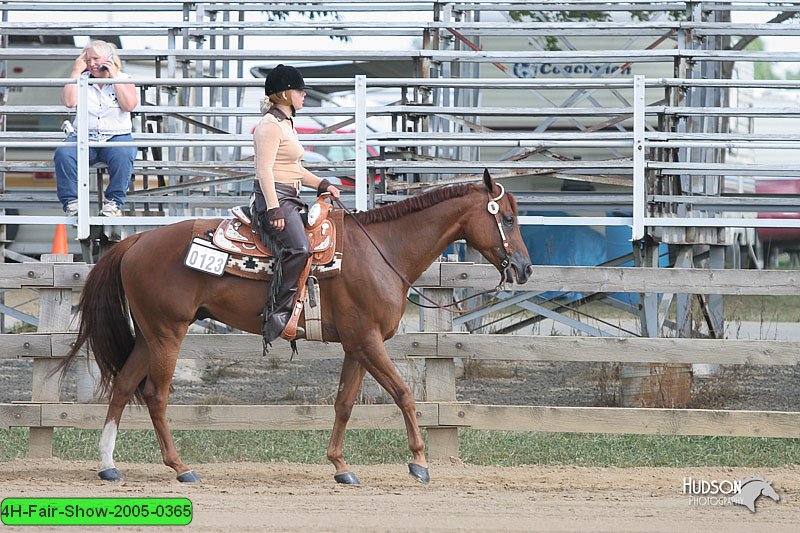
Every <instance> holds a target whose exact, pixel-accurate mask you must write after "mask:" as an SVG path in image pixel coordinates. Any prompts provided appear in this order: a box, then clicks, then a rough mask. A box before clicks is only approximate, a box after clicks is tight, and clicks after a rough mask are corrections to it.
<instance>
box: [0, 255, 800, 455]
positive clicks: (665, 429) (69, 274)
mask: <svg viewBox="0 0 800 533" xmlns="http://www.w3.org/2000/svg"><path fill="white" fill-rule="evenodd" d="M52 259H62V260H63V259H64V258H59V257H55V258H52ZM90 268H91V267H90V265H85V264H82V263H65V262H62V263H47V262H43V263H33V264H27V263H26V264H17V265H12V264H2V265H0V288H37V289H39V290H40V292H41V293H42V297H41V299H40V321H41V320H42V319H44V318H45V317H49V318H47V319H46V320H44V322H43V324H44V331H43V327H42V326H41V323H40V333H23V334H5V335H0V359H3V358H5V359H8V358H31V359H32V360H33V361H34V365H33V373H34V375H33V387H34V389H35V390H33V391H32V392H33V394H32V401H30V402H27V401H25V402H14V403H11V404H0V428H10V427H28V428H31V431H32V434H31V435H32V438H31V448H30V453H31V455H32V456H47V455H49V454H51V453H52V440H51V439H52V428H55V427H72V428H83V429H100V428H101V427H102V423H103V419H104V417H105V411H106V407H105V406H104V405H102V404H74V403H64V402H59V401H58V392H59V390H58V383H57V380H53V379H49V378H48V377H47V372H49V370H51V369H52V368H53V367H54V365H56V364H57V362H58V361H60V359H61V358H62V357H63V356H64V355H65V354H66V352H67V351H68V349H69V346H70V343H71V342H72V341H73V340H74V338H75V334H74V333H70V332H66V331H65V330H66V329H68V327H67V324H68V323H69V320H68V318H69V313H68V312H67V311H65V309H67V310H68V308H69V301H70V298H69V295H70V291H71V290H79V289H80V288H81V286H82V284H83V282H84V280H85V279H86V275H87V274H88V271H89V269H90ZM798 276H800V273H798V272H796V271H730V270H709V269H654V268H598V267H536V268H535V270H534V273H533V276H532V281H530V282H529V283H527V284H526V285H524V286H523V287H519V289H521V290H531V291H550V290H559V291H561V290H563V291H592V292H595V291H604V292H640V291H641V292H645V291H646V292H668V291H669V292H675V291H686V292H687V293H705V294H800V283H798ZM497 279H498V275H497V272H496V271H495V270H494V269H493V268H492V267H488V266H485V265H472V264H466V263H435V264H434V265H433V266H432V267H431V268H430V269H428V271H426V272H425V274H424V275H423V276H422V277H421V279H420V280H419V281H418V283H417V284H418V285H419V286H422V287H426V289H425V290H426V293H427V294H428V295H430V296H432V297H433V298H434V299H438V300H441V301H443V302H448V301H449V300H450V299H451V298H452V289H453V288H464V287H470V288H490V287H493V286H494V285H495V284H496V282H497ZM515 289H517V287H515ZM65 314H66V318H65ZM424 329H425V330H427V331H424V332H419V333H405V334H399V335H397V336H395V337H394V338H393V339H391V340H390V341H388V342H387V343H386V345H387V349H388V351H389V353H390V355H391V356H392V358H393V359H395V360H396V361H397V362H401V361H420V360H424V367H425V378H424V387H423V388H422V394H421V397H420V398H418V400H419V403H418V407H417V416H418V418H419V422H420V425H421V426H423V427H425V428H426V429H427V431H428V434H429V438H428V446H429V456H430V458H431V459H443V458H448V457H450V456H457V455H458V429H459V428H475V429H496V430H511V431H545V432H590V433H592V432H602V433H624V434H626V433H639V434H657V435H720V436H728V435H731V436H732V435H738V436H760V437H785V438H798V437H800V413H795V412H773V411H769V412H767V411H730V410H685V409H637V408H601V407H548V406H501V405H472V404H468V403H462V402H457V401H456V394H455V359H457V358H461V359H487V360H514V361H584V362H623V363H625V362H636V363H712V364H752V365H795V364H798V362H800V342H793V341H777V340H738V339H731V340H727V339H726V340H720V339H685V338H639V337H613V338H609V337H574V336H539V335H511V336H505V335H482V334H468V333H459V332H453V331H451V329H452V321H451V318H450V317H449V315H448V314H447V313H443V312H441V311H429V310H426V311H425V313H424ZM47 330H49V331H47ZM299 347H300V357H302V358H313V359H330V358H341V357H342V351H341V348H340V346H339V345H338V344H325V343H313V344H312V343H308V342H305V341H300V343H299ZM273 353H274V354H276V355H279V354H288V353H289V350H288V346H287V347H286V349H284V348H283V345H282V344H277V345H276V348H275V350H274V352H273ZM181 357H183V358H190V359H263V356H262V355H261V339H260V337H258V336H256V335H250V334H190V335H188V336H187V338H186V340H185V341H184V343H183V346H182V347H181ZM168 417H169V420H170V423H171V425H172V427H174V428H175V429H263V430H266V429H269V430H282V429H283V430H286V429H307V430H311V429H329V428H330V427H331V426H332V424H333V417H334V413H333V407H332V406H330V405H288V406H287V405H171V406H170V407H169V408H168ZM124 419H125V427H126V428H150V427H151V424H150V420H149V417H148V415H147V412H146V410H145V409H141V408H138V407H135V406H130V407H128V411H127V412H126V414H125V417H124ZM349 427H351V428H358V429H370V428H397V429H400V428H402V427H403V423H402V418H401V416H400V411H399V410H398V409H397V408H396V407H395V406H394V405H359V406H356V407H355V409H354V410H353V417H352V421H351V423H350V425H349ZM34 432H35V433H34Z"/></svg>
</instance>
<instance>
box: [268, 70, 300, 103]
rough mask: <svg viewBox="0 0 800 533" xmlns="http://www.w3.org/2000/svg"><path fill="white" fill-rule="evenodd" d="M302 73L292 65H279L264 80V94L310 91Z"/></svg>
mask: <svg viewBox="0 0 800 533" xmlns="http://www.w3.org/2000/svg"><path fill="white" fill-rule="evenodd" d="M308 88H309V87H308V85H306V82H305V80H303V76H302V75H300V71H299V70H297V69H296V68H294V67H292V66H290V65H278V66H277V67H275V68H274V69H272V70H270V71H269V74H267V79H266V80H264V94H266V95H267V96H269V95H270V94H275V93H279V92H281V91H285V90H287V89H308Z"/></svg>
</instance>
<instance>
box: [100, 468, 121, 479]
mask: <svg viewBox="0 0 800 533" xmlns="http://www.w3.org/2000/svg"><path fill="white" fill-rule="evenodd" d="M97 475H98V477H99V478H100V479H102V480H103V481H122V475H121V474H120V473H119V470H117V469H116V468H114V467H111V468H106V469H104V470H101V471H99V472H98V473H97Z"/></svg>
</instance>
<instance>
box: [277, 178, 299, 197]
mask: <svg viewBox="0 0 800 533" xmlns="http://www.w3.org/2000/svg"><path fill="white" fill-rule="evenodd" d="M275 184H276V185H285V186H287V187H292V188H293V189H294V190H295V191H297V194H300V187H302V186H303V182H302V181H300V180H291V181H276V182H275Z"/></svg>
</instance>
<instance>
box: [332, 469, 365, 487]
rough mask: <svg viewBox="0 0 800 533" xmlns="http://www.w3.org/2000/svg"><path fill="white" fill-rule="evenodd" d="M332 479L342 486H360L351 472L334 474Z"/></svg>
mask: <svg viewBox="0 0 800 533" xmlns="http://www.w3.org/2000/svg"><path fill="white" fill-rule="evenodd" d="M333 479H335V480H336V483H342V484H344V485H361V482H360V481H359V480H358V478H357V477H356V475H355V474H354V473H352V472H343V473H341V474H336V475H335V476H333Z"/></svg>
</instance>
